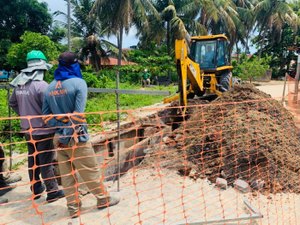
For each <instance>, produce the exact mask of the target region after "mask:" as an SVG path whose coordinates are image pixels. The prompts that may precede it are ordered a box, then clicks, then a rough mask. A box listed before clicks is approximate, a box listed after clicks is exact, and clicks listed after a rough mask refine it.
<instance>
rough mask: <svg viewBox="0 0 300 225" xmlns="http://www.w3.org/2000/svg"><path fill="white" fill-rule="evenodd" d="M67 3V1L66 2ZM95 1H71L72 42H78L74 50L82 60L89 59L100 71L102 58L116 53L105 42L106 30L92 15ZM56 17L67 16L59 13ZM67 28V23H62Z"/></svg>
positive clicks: (111, 46) (113, 47)
mask: <svg viewBox="0 0 300 225" xmlns="http://www.w3.org/2000/svg"><path fill="white" fill-rule="evenodd" d="M65 1H67V0H65ZM94 2H95V0H70V3H71V8H72V12H73V17H72V18H71V31H72V37H73V39H72V40H76V42H77V43H79V46H76V47H77V48H75V49H74V47H75V46H73V50H74V51H76V52H79V55H80V57H81V59H82V60H86V59H88V60H89V61H90V63H91V65H92V67H93V68H94V69H95V70H96V71H98V70H100V68H101V61H102V58H104V59H105V58H107V57H108V54H109V53H111V52H116V51H115V49H116V48H115V46H114V45H113V44H112V43H110V42H108V41H106V40H104V39H103V38H101V37H103V36H104V35H105V34H106V29H104V28H103V26H102V25H101V24H100V23H99V21H98V20H97V19H96V17H95V16H93V15H92V14H90V11H91V9H92V7H93V5H94ZM54 14H55V15H64V16H66V17H67V15H66V14H65V13H64V12H61V11H57V12H55V13H54ZM62 24H63V25H64V26H67V24H66V23H62Z"/></svg>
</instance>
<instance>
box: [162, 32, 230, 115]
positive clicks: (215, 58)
mask: <svg viewBox="0 0 300 225" xmlns="http://www.w3.org/2000/svg"><path fill="white" fill-rule="evenodd" d="M175 57H176V65H177V72H178V77H179V81H178V89H179V90H178V94H177V95H175V96H171V97H168V98H166V99H164V102H165V103H170V102H172V101H175V100H178V99H179V102H180V105H181V106H187V99H188V98H194V96H195V95H196V96H199V97H200V96H208V95H215V96H220V95H221V94H222V92H224V91H227V90H228V89H229V88H230V87H231V83H232V82H231V79H232V73H231V71H232V69H233V67H232V66H231V64H230V57H229V52H228V39H227V37H226V36H225V35H223V34H219V35H209V36H195V37H192V38H186V39H182V40H176V42H175ZM184 112H185V109H184Z"/></svg>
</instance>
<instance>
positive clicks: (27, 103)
mask: <svg viewBox="0 0 300 225" xmlns="http://www.w3.org/2000/svg"><path fill="white" fill-rule="evenodd" d="M47 87H48V84H47V82H45V81H30V82H28V83H26V84H25V85H21V86H18V87H16V88H15V89H14V91H13V93H12V96H11V97H10V99H9V106H10V107H11V108H12V109H13V110H14V111H15V112H16V113H17V114H18V115H19V116H21V117H27V118H22V119H21V128H22V130H23V131H30V130H31V131H32V134H33V135H44V134H51V133H54V132H55V130H53V129H50V128H48V127H47V126H46V124H45V123H44V121H43V119H42V106H43V99H44V92H45V90H46V89H47Z"/></svg>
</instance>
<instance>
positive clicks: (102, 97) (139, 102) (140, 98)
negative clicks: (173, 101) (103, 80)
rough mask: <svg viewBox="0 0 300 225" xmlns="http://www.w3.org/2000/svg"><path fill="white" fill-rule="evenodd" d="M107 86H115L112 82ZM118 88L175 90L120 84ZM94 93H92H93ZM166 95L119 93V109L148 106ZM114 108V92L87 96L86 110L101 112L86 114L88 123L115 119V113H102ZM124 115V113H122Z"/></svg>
mask: <svg viewBox="0 0 300 225" xmlns="http://www.w3.org/2000/svg"><path fill="white" fill-rule="evenodd" d="M109 88H115V87H114V84H112V83H111V84H110V85H109ZM120 89H133V90H153V91H154V90H160V91H170V92H171V93H172V94H174V93H175V92H176V90H177V87H175V86H167V87H165V86H153V87H147V88H144V89H142V88H141V86H137V85H129V84H126V83H125V84H120ZM93 95H94V94H93ZM165 97H166V96H155V95H132V94H130V95H129V94H120V109H121V110H131V109H136V108H141V107H144V106H150V105H153V104H155V103H160V102H163V99H164V98H165ZM115 110H116V96H115V95H114V94H97V95H96V96H94V97H92V98H89V99H88V102H87V107H86V112H101V114H92V115H89V116H88V122H89V124H98V123H99V122H102V121H107V120H111V121H114V120H116V119H117V115H116V113H103V112H105V111H115ZM122 117H123V118H124V117H126V115H124V114H123V115H122Z"/></svg>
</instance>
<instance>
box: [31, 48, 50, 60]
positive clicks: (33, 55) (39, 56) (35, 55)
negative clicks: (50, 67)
mask: <svg viewBox="0 0 300 225" xmlns="http://www.w3.org/2000/svg"><path fill="white" fill-rule="evenodd" d="M39 59H41V60H44V61H45V62H48V60H47V58H46V56H45V55H44V53H43V52H42V51H39V50H32V51H30V52H28V53H27V57H26V61H27V62H28V61H31V60H39Z"/></svg>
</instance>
